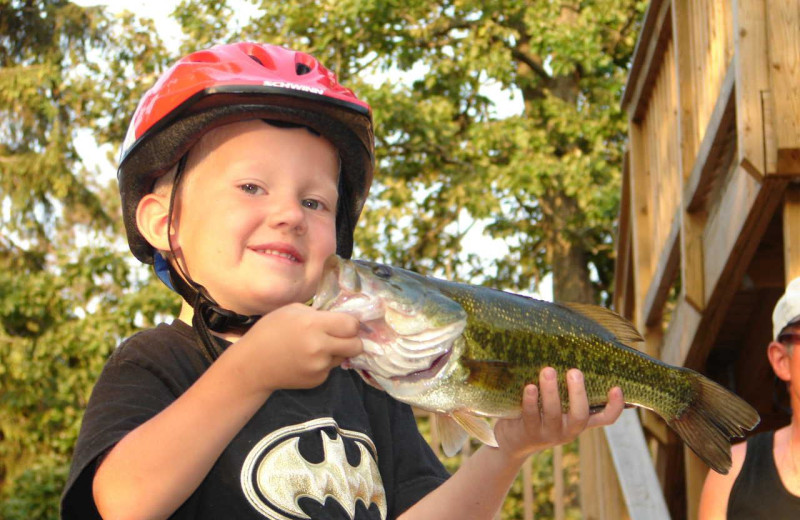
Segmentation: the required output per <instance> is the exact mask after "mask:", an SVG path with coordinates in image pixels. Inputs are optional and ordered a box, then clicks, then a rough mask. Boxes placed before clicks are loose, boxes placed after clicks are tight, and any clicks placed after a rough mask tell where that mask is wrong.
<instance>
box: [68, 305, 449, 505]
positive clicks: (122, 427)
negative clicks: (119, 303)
mask: <svg viewBox="0 0 800 520" xmlns="http://www.w3.org/2000/svg"><path fill="white" fill-rule="evenodd" d="M209 364H210V363H209V361H208V360H207V359H206V358H205V357H204V356H203V354H202V353H201V351H200V349H199V348H198V347H197V346H196V343H195V335H194V331H193V329H192V328H191V327H190V326H189V325H186V324H185V323H183V322H181V321H178V320H176V321H175V322H173V323H172V324H171V325H164V324H162V325H159V326H158V327H156V328H154V329H150V330H147V331H144V332H141V333H139V334H136V335H134V336H133V337H131V338H129V339H128V340H126V341H125V342H123V343H122V344H121V345H120V346H119V348H118V349H117V350H116V351H115V352H114V353H113V354H112V356H111V357H110V358H109V360H108V362H107V364H106V366H105V368H104V369H103V372H102V374H101V375H100V378H99V380H98V382H97V384H96V386H95V388H94V391H93V392H92V397H91V399H90V400H89V405H88V407H87V410H86V413H85V415H84V418H83V424H82V427H81V431H80V435H79V437H78V442H77V445H76V447H75V453H74V456H73V461H72V467H71V470H70V475H69V479H68V481H67V486H66V488H65V490H64V495H63V497H62V503H61V510H62V518H63V519H64V520H70V519H81V520H84V519H90V518H99V515H98V514H97V510H96V508H95V506H94V501H93V498H92V479H93V477H94V473H95V469H96V467H97V463H98V460H99V459H100V457H101V456H102V455H103V454H105V453H107V452H108V450H110V449H111V448H112V447H113V446H114V445H115V444H116V443H117V442H119V441H120V439H122V438H123V437H124V436H125V435H126V434H127V433H128V432H130V431H131V430H133V429H135V428H136V427H137V426H139V425H140V424H142V423H144V422H146V421H147V420H148V419H150V418H151V417H153V416H154V415H156V414H157V413H159V412H160V411H161V410H163V409H164V408H166V407H167V406H168V405H169V404H170V403H171V402H173V401H174V400H175V399H176V398H177V397H178V396H180V395H181V394H182V393H183V392H184V391H186V390H187V389H188V388H189V386H191V385H192V383H194V382H195V381H196V380H197V379H198V378H199V377H200V375H201V374H202V373H203V372H204V371H205V370H206V369H207V368H208V366H209ZM210 413H213V411H210ZM202 435H203V432H202V431H199V432H197V436H198V437H200V436H202ZM447 477H448V473H447V471H446V470H445V469H444V467H443V466H442V465H441V463H440V462H439V460H438V459H437V458H436V457H435V455H434V454H433V452H432V450H431V449H430V447H429V446H428V445H427V443H426V442H425V440H424V439H423V438H422V436H421V435H420V434H419V431H418V430H417V427H416V422H415V420H414V417H413V415H412V412H411V409H410V407H408V406H407V405H405V404H403V403H400V402H398V401H396V400H394V399H392V398H391V397H390V396H389V395H387V394H386V393H384V392H381V391H379V390H377V389H374V388H372V387H370V386H369V385H366V384H365V383H364V382H363V381H362V380H361V378H360V377H358V375H357V374H355V373H354V372H352V371H348V370H342V369H339V368H336V369H334V370H332V371H331V373H330V376H329V377H328V379H327V381H326V382H325V383H323V384H322V385H320V386H318V387H316V388H312V389H309V390H282V391H277V392H274V393H273V394H272V395H271V396H270V398H269V399H268V400H267V401H266V403H265V404H264V405H263V406H262V407H261V409H260V410H259V411H258V412H257V413H256V414H255V415H254V416H253V417H252V419H251V420H250V421H249V422H248V423H247V424H246V425H245V427H244V428H243V429H242V430H241V431H240V432H239V433H238V434H237V435H236V437H234V439H233V440H232V441H231V443H230V444H229V445H228V447H227V448H226V449H225V450H224V451H223V453H222V454H221V455H220V457H219V459H218V460H217V461H216V463H215V464H214V466H213V467H212V469H211V471H210V472H209V473H208V475H207V476H206V478H205V479H204V480H203V482H202V483H201V484H200V486H199V487H198V488H197V490H195V492H194V493H193V494H192V495H191V496H190V497H189V499H188V500H187V501H186V502H185V503H184V504H183V505H182V506H181V507H180V508H179V509H178V510H177V511H176V512H175V514H174V515H173V516H172V517H171V518H185V519H188V518H192V519H204V518H208V519H221V518H225V519H228V518H231V519H234V518H235V519H240V518H241V519H248V518H252V519H263V518H270V519H281V520H295V519H300V518H309V517H310V518H314V519H317V518H320V519H323V518H325V519H327V518H341V519H344V518H348V519H357V520H362V519H379V518H394V517H396V516H398V515H399V514H401V513H402V512H403V511H405V510H406V509H408V508H409V507H410V506H411V505H413V504H414V503H416V502H417V501H418V500H420V499H421V498H422V497H423V496H425V495H426V494H428V493H429V492H430V491H432V490H433V489H435V488H436V487H437V486H438V485H439V484H441V483H442V482H443V481H444V480H445V479H446V478H447Z"/></svg>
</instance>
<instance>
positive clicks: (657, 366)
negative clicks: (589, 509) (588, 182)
mask: <svg viewBox="0 0 800 520" xmlns="http://www.w3.org/2000/svg"><path fill="white" fill-rule="evenodd" d="M314 307H316V308H319V309H322V310H330V311H338V312H346V313H349V314H351V315H353V316H356V317H357V318H359V321H361V323H362V332H361V333H360V336H361V337H362V340H363V343H364V352H363V353H362V354H360V355H358V356H356V357H353V358H350V359H348V360H347V361H345V363H343V366H344V367H345V368H352V369H354V370H357V371H358V373H359V374H360V375H361V376H362V378H364V380H365V381H366V382H367V383H369V384H371V385H373V386H376V387H378V388H381V389H383V390H385V391H386V392H388V393H389V394H390V395H392V396H393V397H395V398H396V399H398V400H400V401H403V402H406V403H408V404H411V405H414V406H418V407H420V408H422V409H426V410H430V411H432V412H435V413H436V414H437V418H438V420H437V423H438V424H439V425H440V437H441V438H442V439H443V447H444V450H445V453H447V454H452V453H454V452H455V451H457V450H458V449H459V448H460V446H461V445H463V442H464V439H465V437H464V436H465V435H466V432H469V433H470V434H472V435H474V436H476V437H477V438H479V439H480V440H481V441H483V442H484V443H486V444H489V445H492V446H496V440H495V439H494V434H493V432H492V430H491V427H490V426H489V425H488V424H487V423H486V422H485V421H484V420H483V419H482V417H517V416H519V415H520V413H521V402H522V393H523V388H524V386H525V385H526V384H528V383H535V382H537V378H538V374H539V372H540V371H541V369H542V368H544V367H546V366H552V367H554V368H555V369H556V370H557V373H558V378H559V379H558V382H559V393H560V398H561V403H562V408H563V409H564V410H568V408H569V399H568V396H567V390H566V384H565V376H566V372H567V371H568V370H569V369H570V368H573V367H574V368H579V369H580V370H581V371H582V372H583V374H584V381H585V387H586V393H587V396H588V399H589V404H590V406H591V407H592V408H593V409H599V408H600V407H602V406H603V405H605V404H606V401H607V395H608V391H609V390H610V389H611V388H612V387H614V386H619V387H621V388H622V391H623V394H624V397H625V402H626V403H627V404H629V405H633V406H640V407H643V408H648V409H652V410H653V411H655V412H656V413H657V414H658V415H660V416H661V417H662V418H663V419H664V420H665V421H666V422H667V424H668V425H669V426H670V427H671V428H673V429H674V430H675V431H676V432H677V434H678V435H679V436H680V437H681V439H683V441H684V442H685V443H686V444H687V445H688V446H689V447H690V448H691V449H692V450H693V451H694V452H695V453H696V454H697V455H698V456H699V457H700V458H701V459H702V460H703V461H705V462H706V464H708V465H709V467H711V468H712V469H714V470H715V471H718V472H720V473H727V471H728V470H729V468H730V465H731V456H730V440H731V439H732V438H736V437H743V436H744V434H745V432H746V431H748V430H752V429H753V428H754V427H755V426H756V425H757V424H758V422H759V420H760V418H759V416H758V414H757V413H756V411H755V410H754V409H753V408H752V407H751V406H750V405H749V404H748V403H746V402H745V401H743V400H742V399H741V398H739V397H738V396H736V395H735V394H733V393H732V392H730V391H729V390H727V389H725V388H723V387H722V386H720V385H719V384H717V383H715V382H713V381H711V380H710V379H708V378H706V377H705V376H703V375H701V374H699V373H697V372H694V371H692V370H689V369H687V368H683V367H676V366H671V365H668V364H666V363H663V362H662V361H660V360H657V359H653V358H651V357H650V356H647V355H646V354H644V353H643V352H640V351H638V350H636V349H634V348H631V347H630V346H628V345H627V344H626V343H629V342H633V341H641V339H642V338H641V336H640V335H639V333H638V332H637V331H636V330H635V329H634V327H633V326H632V325H631V324H630V322H628V321H627V320H625V319H624V318H622V317H621V316H619V315H617V314H616V313H613V312H612V311H609V310H608V309H604V308H602V307H596V306H591V305H586V304H575V303H565V304H556V303H551V302H545V301H541V300H536V299H533V298H528V297H525V296H520V295H515V294H512V293H508V292H503V291H498V290H495V289H490V288H486V287H480V286H475V285H468V284H460V283H455V282H450V281H446V280H439V279H436V278H429V277H424V276H421V275H419V274H417V273H414V272H411V271H406V270H403V269H397V268H393V267H390V266H386V265H382V264H377V263H373V262H364V261H350V260H344V259H341V258H339V257H337V256H335V255H334V256H331V257H330V258H329V259H328V260H327V261H326V263H325V268H324V272H323V276H322V279H321V281H320V284H319V287H318V289H317V294H316V296H315V298H314ZM461 428H463V430H462V429H461Z"/></svg>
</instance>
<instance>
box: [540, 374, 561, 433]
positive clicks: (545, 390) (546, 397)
mask: <svg viewBox="0 0 800 520" xmlns="http://www.w3.org/2000/svg"><path fill="white" fill-rule="evenodd" d="M539 394H540V395H541V398H542V427H543V428H544V429H546V430H550V431H555V429H557V428H560V427H561V423H562V420H561V398H560V397H559V395H558V379H557V377H556V371H555V369H554V368H552V367H545V368H543V369H542V371H541V373H540V374H539Z"/></svg>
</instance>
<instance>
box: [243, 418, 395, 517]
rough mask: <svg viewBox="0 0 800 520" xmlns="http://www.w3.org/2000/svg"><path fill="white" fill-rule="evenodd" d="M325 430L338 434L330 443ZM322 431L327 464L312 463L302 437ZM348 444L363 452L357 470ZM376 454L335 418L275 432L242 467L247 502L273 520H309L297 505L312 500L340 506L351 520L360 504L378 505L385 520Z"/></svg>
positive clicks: (363, 438)
mask: <svg viewBox="0 0 800 520" xmlns="http://www.w3.org/2000/svg"><path fill="white" fill-rule="evenodd" d="M324 430H328V431H331V432H333V433H334V437H333V438H330V437H329V436H328V434H327V433H325V431H324ZM309 432H311V433H313V432H318V433H319V437H320V438H321V441H322V453H323V460H322V461H321V462H319V463H315V462H309V461H308V460H307V459H306V458H305V457H303V455H302V454H301V453H300V449H299V445H300V435H301V434H308V433H309ZM345 440H348V442H354V443H355V445H356V446H357V447H358V451H359V455H360V459H359V462H358V464H357V465H356V466H352V465H351V464H350V463H349V462H348V461H347V457H346V455H345ZM376 458H377V452H376V449H375V445H374V444H373V443H372V440H371V439H370V438H369V437H367V436H366V435H364V434H363V433H360V432H356V431H351V430H345V429H342V428H340V427H339V425H338V424H337V423H336V421H334V420H333V419H332V418H329V417H328V418H321V419H314V420H312V421H308V422H305V423H302V424H296V425H292V426H286V427H284V428H281V429H279V430H276V431H274V432H272V433H270V434H269V435H267V436H266V437H264V438H263V439H261V441H260V442H259V443H258V444H256V446H254V447H253V449H252V450H250V453H249V454H248V455H247V458H246V459H245V462H244V465H243V466H242V473H241V484H242V489H243V491H244V494H245V496H246V497H247V500H248V501H249V502H250V504H251V505H252V506H253V507H254V508H255V509H256V510H258V511H259V512H260V513H261V514H262V515H264V516H265V517H267V518H269V519H270V520H300V519H303V520H305V519H309V518H311V517H310V516H308V515H307V514H306V513H305V512H304V511H303V510H302V509H301V508H300V505H299V504H298V501H299V499H301V498H304V497H305V498H310V499H313V500H314V501H316V502H318V503H319V504H324V503H325V501H326V500H327V499H328V498H331V499H333V500H335V501H336V502H338V503H339V504H340V505H341V506H342V508H343V509H344V510H345V511H346V512H347V514H348V515H349V517H350V519H351V520H352V519H353V518H354V517H355V514H356V505H357V503H358V502H359V501H361V503H362V504H363V505H364V506H365V507H366V508H369V507H370V505H371V504H375V505H376V506H377V507H378V511H380V515H381V518H382V519H385V518H386V494H385V492H384V489H383V481H382V480H381V475H380V473H379V472H378V465H377V462H376Z"/></svg>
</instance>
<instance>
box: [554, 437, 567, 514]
mask: <svg viewBox="0 0 800 520" xmlns="http://www.w3.org/2000/svg"><path fill="white" fill-rule="evenodd" d="M553 512H554V513H555V520H564V518H565V515H566V512H565V510H564V447H563V446H562V445H558V446H554V447H553Z"/></svg>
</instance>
